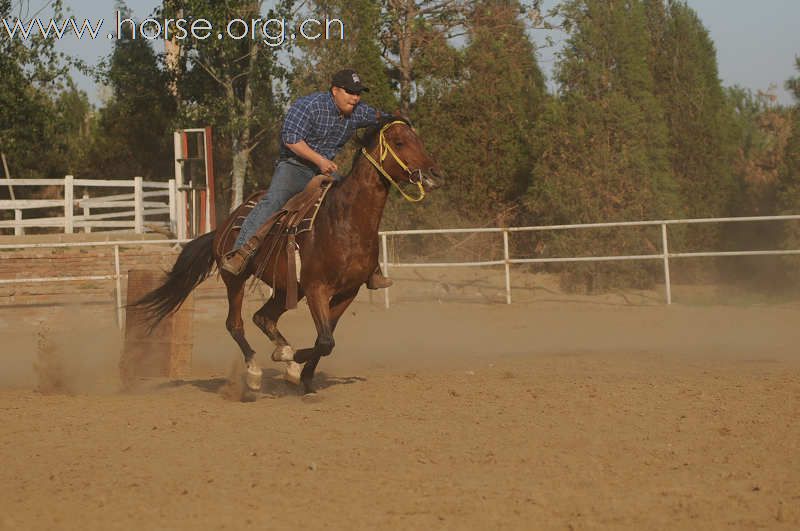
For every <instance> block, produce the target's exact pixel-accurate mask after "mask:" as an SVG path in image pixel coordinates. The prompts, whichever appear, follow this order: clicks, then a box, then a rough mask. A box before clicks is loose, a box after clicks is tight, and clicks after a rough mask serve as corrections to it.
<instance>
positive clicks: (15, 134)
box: [0, 0, 74, 178]
mask: <svg viewBox="0 0 800 531" xmlns="http://www.w3.org/2000/svg"><path fill="white" fill-rule="evenodd" d="M26 5H27V4H24V3H20V4H18V12H16V13H14V14H15V15H17V16H19V17H20V18H24V17H25V16H26V15H28V14H29V13H28V12H27V11H26V10H25V7H26ZM11 8H12V4H11V1H10V0H0V18H4V19H5V18H7V17H9V16H10V15H11V14H12V13H11ZM51 9H52V14H53V17H54V18H58V17H59V16H60V15H61V13H62V12H63V9H62V3H61V1H60V0H58V1H55V2H53V3H52V5H51ZM54 42H55V41H54V40H53V39H46V38H43V37H41V35H38V34H36V33H34V34H33V35H32V36H31V37H30V38H29V39H23V38H21V37H20V36H19V35H17V36H16V37H14V38H9V37H8V36H7V35H6V34H5V32H3V34H2V38H0V151H3V152H4V153H5V154H6V156H7V157H8V159H9V163H10V165H11V171H12V172H13V173H12V174H13V176H14V177H17V178H25V177H28V178H42V177H63V175H64V173H63V172H64V171H65V170H66V168H65V166H64V164H65V161H67V160H70V157H69V156H67V155H65V154H64V153H63V149H62V148H64V147H65V146H66V143H65V139H64V138H61V137H59V134H61V133H63V132H64V131H67V130H68V129H69V128H68V124H67V123H65V118H64V116H63V114H62V111H63V110H64V109H63V108H62V107H58V106H56V105H54V99H57V98H58V97H59V95H60V94H61V93H62V92H64V91H71V92H74V88H73V87H72V85H71V81H70V79H69V76H68V74H67V72H68V61H67V60H66V59H67V58H65V57H64V56H63V55H62V54H59V53H58V52H57V51H56V50H55V46H54ZM42 147H45V149H44V150H43V149H42ZM59 150H61V151H59Z"/></svg>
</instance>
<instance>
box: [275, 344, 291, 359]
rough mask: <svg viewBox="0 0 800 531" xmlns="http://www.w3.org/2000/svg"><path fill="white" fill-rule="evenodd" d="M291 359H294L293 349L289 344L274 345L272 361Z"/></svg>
mask: <svg viewBox="0 0 800 531" xmlns="http://www.w3.org/2000/svg"><path fill="white" fill-rule="evenodd" d="M293 360H294V349H293V348H292V347H290V346H289V345H283V346H281V347H275V350H273V351H272V361H293Z"/></svg>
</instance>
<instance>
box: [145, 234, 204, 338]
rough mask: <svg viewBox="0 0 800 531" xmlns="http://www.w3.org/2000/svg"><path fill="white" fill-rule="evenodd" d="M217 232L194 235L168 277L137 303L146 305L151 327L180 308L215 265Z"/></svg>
mask: <svg viewBox="0 0 800 531" xmlns="http://www.w3.org/2000/svg"><path fill="white" fill-rule="evenodd" d="M214 233H215V231H211V232H209V233H207V234H203V235H202V236H200V237H199V238H195V239H194V240H192V241H190V242H189V243H188V244H186V247H184V248H183V250H182V251H181V254H180V255H179V256H178V259H177V260H176V261H175V265H174V266H172V271H170V272H169V273H167V280H165V281H164V283H163V284H162V285H161V286H159V287H158V288H156V289H154V290H153V291H151V292H150V293H148V294H147V295H145V296H144V297H142V298H141V299H139V300H138V301H136V302H135V303H133V306H140V307H143V308H145V310H146V312H147V317H146V318H145V321H146V322H147V325H148V329H149V330H150V331H152V330H153V328H155V327H156V326H157V325H158V323H160V322H161V321H162V319H164V318H165V317H167V316H168V315H169V314H171V313H172V312H174V311H176V310H177V309H178V308H180V307H181V304H183V301H185V300H186V297H188V296H189V294H190V293H191V292H192V290H193V289H194V288H196V287H197V286H198V285H199V284H200V283H201V282H203V281H204V280H205V279H206V278H208V275H210V274H211V271H212V269H213V268H214V248H213V245H214Z"/></svg>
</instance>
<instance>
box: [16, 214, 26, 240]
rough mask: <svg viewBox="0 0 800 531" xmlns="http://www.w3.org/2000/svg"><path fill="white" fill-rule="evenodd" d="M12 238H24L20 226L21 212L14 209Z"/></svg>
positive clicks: (23, 229) (22, 228) (23, 231)
mask: <svg viewBox="0 0 800 531" xmlns="http://www.w3.org/2000/svg"><path fill="white" fill-rule="evenodd" d="M14 221H15V223H14V236H25V227H23V226H22V210H20V209H18V208H17V209H14Z"/></svg>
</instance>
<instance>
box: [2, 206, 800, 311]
mask: <svg viewBox="0 0 800 531" xmlns="http://www.w3.org/2000/svg"><path fill="white" fill-rule="evenodd" d="M789 220H800V215H791V216H753V217H741V218H706V219H683V220H680V219H672V220H660V221H625V222H615V223H591V224H580V225H551V226H541V227H538V226H537V227H508V228H478V229H432V230H401V231H383V232H380V236H381V256H380V260H381V263H382V264H383V271H384V273H385V274H386V275H388V274H389V271H390V270H391V269H392V268H402V267H406V268H408V267H414V268H425V267H491V266H503V268H504V269H505V292H506V304H511V265H513V264H546V263H559V262H608V261H621V260H662V261H663V264H664V285H665V299H666V303H667V304H671V303H672V288H671V283H670V272H669V265H670V263H669V261H670V259H671V258H692V257H713V256H765V255H800V249H775V250H759V251H703V252H691V253H671V252H669V242H668V238H667V226H669V225H683V224H697V223H728V222H754V221H789ZM637 226H660V227H661V245H662V249H661V252H660V253H654V254H642V255H612V256H581V257H557V258H511V256H510V252H509V234H510V233H513V232H528V231H547V230H572V229H587V228H606V227H637ZM472 233H499V234H501V235H502V238H503V259H502V260H485V261H472V262H422V263H419V262H414V263H411V262H407V263H402V262H389V260H388V256H389V253H388V238H389V236H406V235H422V234H424V235H427V234H472ZM188 241H191V240H188V239H172V240H130V241H112V242H80V243H31V244H2V245H0V250H9V249H41V248H48V249H57V248H74V247H111V246H113V247H114V272H113V273H110V274H108V275H93V276H75V277H42V278H12V279H0V285H4V284H26V283H41V282H73V281H83V280H112V279H113V280H114V281H115V282H116V285H115V298H116V307H117V322H118V323H119V326H120V327H121V326H122V323H123V322H124V309H125V308H124V305H123V304H122V289H121V282H122V278H124V277H126V276H127V275H126V274H124V273H122V271H121V270H120V253H119V248H120V247H121V246H124V245H136V246H142V245H175V244H182V243H186V242H188ZM0 260H2V255H0ZM389 293H390V290H389V289H386V290H384V304H385V306H386V307H387V308H388V307H389V302H390V300H389Z"/></svg>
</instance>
